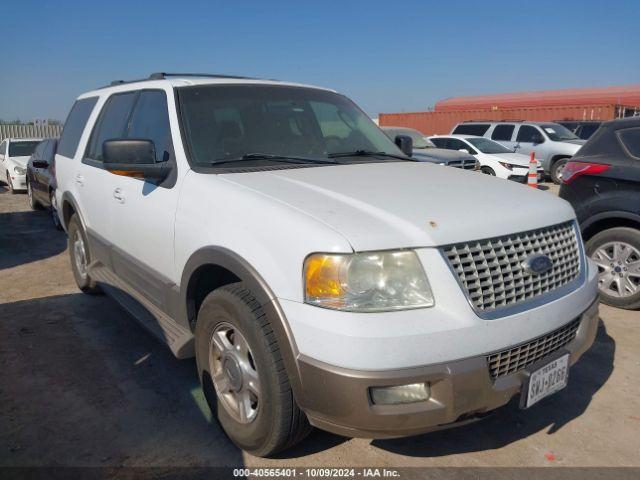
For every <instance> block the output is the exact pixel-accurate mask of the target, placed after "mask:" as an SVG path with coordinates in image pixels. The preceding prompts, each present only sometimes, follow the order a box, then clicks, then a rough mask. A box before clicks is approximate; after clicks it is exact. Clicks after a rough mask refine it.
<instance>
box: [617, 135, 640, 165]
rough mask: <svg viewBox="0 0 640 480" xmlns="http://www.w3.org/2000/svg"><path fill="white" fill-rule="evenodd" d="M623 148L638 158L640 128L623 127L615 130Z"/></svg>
mask: <svg viewBox="0 0 640 480" xmlns="http://www.w3.org/2000/svg"><path fill="white" fill-rule="evenodd" d="M616 134H617V135H618V138H619V139H620V142H621V143H622V145H623V146H624V148H625V150H626V151H627V152H629V153H630V154H631V156H632V157H634V158H636V159H640V128H625V129H624V130H618V131H617V132H616Z"/></svg>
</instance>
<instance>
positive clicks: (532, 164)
mask: <svg viewBox="0 0 640 480" xmlns="http://www.w3.org/2000/svg"><path fill="white" fill-rule="evenodd" d="M527 185H529V186H530V187H533V188H536V189H537V188H538V162H536V154H535V153H534V152H531V160H529V175H527Z"/></svg>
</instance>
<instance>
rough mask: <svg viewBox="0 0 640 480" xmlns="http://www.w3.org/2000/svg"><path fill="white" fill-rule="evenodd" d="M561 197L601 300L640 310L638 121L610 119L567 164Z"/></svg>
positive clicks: (639, 152) (632, 119) (639, 128)
mask: <svg viewBox="0 0 640 480" xmlns="http://www.w3.org/2000/svg"><path fill="white" fill-rule="evenodd" d="M562 182H563V184H562V186H561V187H560V197H561V198H564V199H565V200H567V201H569V202H570V203H571V205H573V208H574V209H575V211H576V214H577V216H578V221H579V222H580V228H581V230H582V235H583V237H584V240H585V242H586V250H587V254H588V255H589V257H591V259H592V260H593V261H594V262H596V263H597V264H598V272H599V273H598V285H599V288H600V293H601V299H602V301H603V302H604V303H606V304H608V305H613V306H616V307H621V308H628V309H634V308H640V117H633V118H625V119H621V120H613V121H611V122H606V123H603V124H602V125H601V127H600V128H599V129H598V131H597V132H596V133H595V135H593V136H592V137H591V138H590V139H589V141H588V142H587V143H586V144H585V145H584V146H583V147H582V148H581V149H580V151H579V152H578V153H576V155H574V156H573V158H572V159H571V160H570V161H569V162H568V163H567V165H566V167H565V169H564V171H563V174H562Z"/></svg>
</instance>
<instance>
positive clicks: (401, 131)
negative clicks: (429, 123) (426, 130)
mask: <svg viewBox="0 0 640 480" xmlns="http://www.w3.org/2000/svg"><path fill="white" fill-rule="evenodd" d="M381 128H382V131H383V132H384V133H385V134H386V135H387V137H389V138H390V139H391V140H394V139H395V138H396V136H398V135H406V136H408V137H411V140H413V154H412V155H411V156H412V157H413V158H415V159H416V160H420V161H421V162H429V163H437V164H438V165H445V166H447V167H455V168H462V169H464V170H478V169H479V168H480V164H479V163H478V161H477V160H476V158H475V157H474V156H473V155H471V154H469V152H461V151H453V150H447V149H445V148H438V147H436V145H434V143H433V142H432V141H431V140H429V139H427V138H424V137H423V136H422V133H420V132H419V131H418V130H415V129H413V128H407V127H381Z"/></svg>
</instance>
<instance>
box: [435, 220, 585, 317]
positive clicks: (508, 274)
mask: <svg viewBox="0 0 640 480" xmlns="http://www.w3.org/2000/svg"><path fill="white" fill-rule="evenodd" d="M442 252H443V254H444V256H445V257H446V258H447V260H448V261H449V265H450V266H451V268H452V269H453V271H454V272H455V274H456V275H457V276H458V279H459V280H460V284H461V285H462V288H463V290H464V292H465V294H466V295H467V298H468V299H469V300H470V302H471V304H472V305H473V307H474V308H475V309H476V311H478V312H483V313H488V312H494V311H496V310H499V309H501V308H505V307H510V306H514V305H519V304H521V303H523V302H526V301H528V300H531V299H534V298H536V297H539V296H541V295H543V294H545V293H548V292H551V291H553V290H555V289H557V288H559V287H561V286H563V285H566V284H567V283H569V282H571V281H572V280H574V279H575V278H577V276H578V274H579V273H580V249H579V246H578V238H577V236H576V231H575V228H574V227H573V223H572V222H565V223H561V224H559V225H553V226H550V227H545V228H540V229H537V230H531V231H528V232H522V233H515V234H513V235H507V236H504V237H496V238H489V239H485V240H477V241H473V242H466V243H458V244H455V245H449V246H446V247H443V248H442ZM535 253H538V254H539V253H542V254H545V255H547V256H549V258H551V261H552V262H553V267H552V268H551V269H550V270H549V271H547V272H545V273H542V274H540V275H535V274H530V273H528V272H527V271H526V270H525V268H524V266H523V263H524V261H525V260H526V259H527V258H528V257H529V256H530V255H532V254H535Z"/></svg>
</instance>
